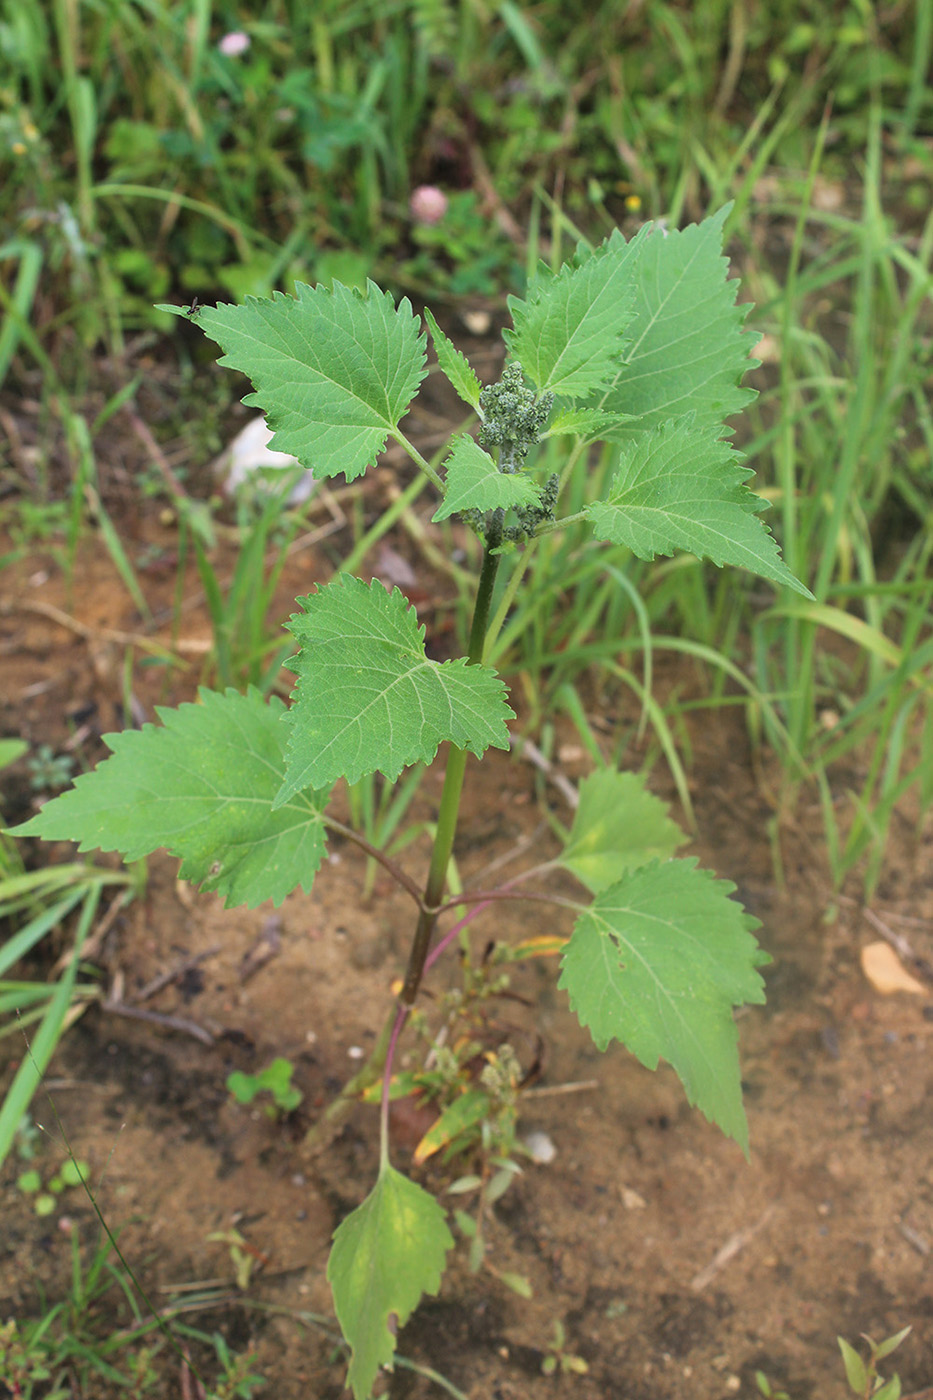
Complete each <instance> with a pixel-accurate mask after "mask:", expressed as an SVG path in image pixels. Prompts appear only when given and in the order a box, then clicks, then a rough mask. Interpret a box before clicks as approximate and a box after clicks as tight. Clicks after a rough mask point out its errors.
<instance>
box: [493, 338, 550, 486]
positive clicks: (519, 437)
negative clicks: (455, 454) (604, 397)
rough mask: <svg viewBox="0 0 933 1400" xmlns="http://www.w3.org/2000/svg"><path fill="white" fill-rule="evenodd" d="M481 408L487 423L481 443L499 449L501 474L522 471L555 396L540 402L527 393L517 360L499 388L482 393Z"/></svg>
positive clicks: (531, 392)
mask: <svg viewBox="0 0 933 1400" xmlns="http://www.w3.org/2000/svg"><path fill="white" fill-rule="evenodd" d="M479 406H480V410H481V412H482V414H483V419H484V422H483V427H482V430H481V432H480V435H479V440H480V442H482V443H484V444H485V446H487V447H498V449H499V470H500V471H501V472H505V473H507V474H508V473H512V472H517V471H521V466H522V462H523V461H524V460H525V458H526V457H527V456H528V452H529V449H530V448H532V447H533V446H534V444H535V443H536V442H537V441H538V438H539V436H540V433H541V429H542V428H543V427H544V425H545V423H546V422H547V420H548V417H549V415H550V412H551V409H552V408H553V406H554V395H553V394H542V395H541V397H540V399H539V398H538V397H537V395H536V394H535V392H534V390H533V389H526V388H525V383H524V376H523V374H522V367H521V365H520V364H519V363H518V361H517V360H515V361H513V363H512V364H510V365H506V367H505V369H504V370H503V371H502V378H501V379H500V380H499V382H498V383H497V384H489V385H487V387H486V388H485V389H484V390H483V391H482V393H481V394H480V396H479Z"/></svg>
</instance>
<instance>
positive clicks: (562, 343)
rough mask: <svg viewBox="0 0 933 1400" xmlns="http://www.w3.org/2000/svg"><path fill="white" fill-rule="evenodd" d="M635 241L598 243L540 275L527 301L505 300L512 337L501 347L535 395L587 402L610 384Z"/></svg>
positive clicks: (630, 294) (630, 301) (622, 346)
mask: <svg viewBox="0 0 933 1400" xmlns="http://www.w3.org/2000/svg"><path fill="white" fill-rule="evenodd" d="M642 241H643V237H642V235H638V236H637V237H636V238H634V239H633V240H632V242H631V243H626V242H625V240H624V239H623V238H618V239H614V240H612V241H611V242H607V243H604V244H603V246H602V247H601V248H600V249H599V251H598V254H597V255H594V256H593V257H589V258H587V259H586V260H585V261H584V262H582V263H580V264H578V265H577V266H571V265H569V264H566V263H565V264H564V266H563V267H562V268H561V270H560V272H559V273H558V274H557V276H556V277H555V276H553V275H552V274H551V273H550V272H549V271H548V270H547V268H541V269H540V270H539V272H538V273H537V274H536V275H535V277H534V278H533V279H532V281H531V284H530V286H529V289H528V294H527V298H526V299H525V300H524V301H522V300H521V299H520V298H518V297H509V310H510V312H511V313H512V322H513V325H514V327H515V329H514V330H513V331H506V332H505V333H504V337H503V338H504V340H505V343H506V345H507V346H508V348H509V351H510V352H511V354H512V355H513V356H514V358H515V359H517V360H520V361H521V365H522V369H523V370H524V371H525V373H526V374H527V376H528V378H529V379H530V380H531V382H532V383H533V384H534V385H535V387H536V388H537V389H538V391H539V393H544V392H546V391H551V392H552V393H554V394H557V395H558V396H560V397H561V398H569V399H579V398H588V397H590V396H591V395H593V394H594V393H596V392H597V391H598V390H604V389H606V388H607V387H609V386H610V385H611V384H612V383H613V382H614V381H615V379H616V377H617V375H618V372H619V367H620V365H621V363H622V360H623V356H624V354H625V350H626V345H627V339H626V336H627V330H628V321H629V319H630V316H631V314H632V309H633V306H634V301H635V278H636V270H637V266H638V259H639V249H640V246H641V243H642Z"/></svg>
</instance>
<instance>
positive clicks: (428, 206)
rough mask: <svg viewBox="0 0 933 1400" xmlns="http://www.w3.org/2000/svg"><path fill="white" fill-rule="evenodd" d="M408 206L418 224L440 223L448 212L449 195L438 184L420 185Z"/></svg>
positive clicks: (413, 193)
mask: <svg viewBox="0 0 933 1400" xmlns="http://www.w3.org/2000/svg"><path fill="white" fill-rule="evenodd" d="M408 207H409V209H410V210H411V217H412V218H413V219H414V221H415V223H416V224H439V223H440V221H441V219H443V217H444V215H445V214H446V213H447V196H446V194H445V193H444V191H443V190H439V189H438V188H437V186H436V185H419V186H418V188H417V189H416V190H414V191H413V192H412V196H411V199H410V200H409V202H408Z"/></svg>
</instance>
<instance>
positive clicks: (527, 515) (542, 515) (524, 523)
mask: <svg viewBox="0 0 933 1400" xmlns="http://www.w3.org/2000/svg"><path fill="white" fill-rule="evenodd" d="M559 490H560V476H559V475H558V473H557V472H554V473H553V474H552V475H551V476H549V477H548V479H547V481H546V483H545V484H544V486H543V487H542V488H541V499H540V501H538V502H537V504H536V505H533V506H516V507H515V514H516V515H517V516H518V524H517V525H506V526H505V527H504V528H503V531H502V540H503V543H506V542H509V543H511V544H521V543H522V541H523V540H526V539H529V540H530V539H531V538H532V537H533V536H534V535H535V534H536V533H537V530H538V526H539V525H544V524H545V523H547V522H548V521H551V520H553V519H554V512H555V510H556V508H557V493H558V491H559Z"/></svg>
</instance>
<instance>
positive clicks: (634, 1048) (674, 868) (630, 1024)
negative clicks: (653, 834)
mask: <svg viewBox="0 0 933 1400" xmlns="http://www.w3.org/2000/svg"><path fill="white" fill-rule="evenodd" d="M734 889H735V886H734V885H732V884H730V883H729V882H727V881H725V880H717V879H716V878H715V876H713V875H712V874H711V873H710V872H709V871H707V870H698V869H697V868H696V861H695V860H693V859H691V860H669V861H664V862H661V863H660V864H656V865H646V866H642V868H641V869H640V870H635V871H633V872H632V873H631V874H630V875H627V876H625V877H624V878H623V879H622V880H619V881H618V882H617V883H616V884H615V885H612V886H611V887H610V888H609V889H608V890H604V891H603V892H602V893H601V894H599V895H597V897H596V899H595V900H594V902H593V904H592V906H591V907H590V908H589V909H588V910H587V911H586V912H585V913H584V914H581V915H580V917H579V918H578V920H577V922H576V925H575V927H574V930H573V933H572V935H571V938H570V943H569V944H568V947H567V951H566V953H565V954H564V958H563V962H562V964H561V979H560V986H561V987H564V988H565V989H566V990H567V992H568V994H569V997H570V1004H571V1006H572V1007H573V1009H574V1011H575V1012H576V1013H577V1016H578V1017H579V1019H580V1023H581V1025H584V1026H588V1027H589V1029H590V1033H591V1035H592V1037H593V1040H594V1041H595V1043H596V1045H597V1046H598V1047H599V1049H600V1050H605V1048H606V1046H607V1045H608V1044H609V1042H610V1040H613V1039H615V1040H619V1041H621V1042H622V1044H623V1045H625V1046H627V1047H628V1049H629V1050H630V1051H631V1052H632V1054H633V1055H635V1056H636V1057H637V1058H638V1059H639V1060H640V1061H641V1063H642V1064H643V1065H645V1066H646V1067H647V1068H648V1069H656V1068H657V1065H658V1060H659V1059H661V1058H662V1057H663V1058H664V1059H665V1060H667V1061H668V1062H669V1063H670V1064H671V1065H672V1066H673V1068H674V1069H675V1070H676V1072H677V1074H678V1075H679V1076H680V1079H681V1081H682V1083H683V1086H684V1088H685V1089H686V1091H687V1098H688V1099H689V1101H690V1102H691V1103H694V1104H696V1105H697V1107H698V1108H699V1109H701V1110H702V1112H703V1113H705V1114H706V1116H707V1118H710V1119H711V1120H712V1121H713V1122H715V1123H718V1124H719V1126H720V1127H721V1128H722V1130H723V1132H725V1133H727V1134H728V1135H729V1136H730V1137H733V1138H735V1140H736V1142H738V1143H739V1145H740V1146H741V1147H742V1149H743V1151H744V1152H746V1153H747V1152H748V1125H747V1124H746V1121H745V1111H744V1109H743V1107H742V1090H741V1081H740V1077H739V1058H738V1050H737V1036H736V1029H735V1024H734V1021H733V1018H732V1008H733V1006H741V1005H743V1004H744V1003H745V1002H763V1001H764V987H763V983H762V980H761V977H760V975H759V974H758V972H757V971H756V969H757V967H759V966H760V965H761V964H762V963H763V962H766V961H767V960H768V959H767V954H765V953H763V952H762V950H761V949H760V948H759V946H758V944H757V943H756V941H755V939H754V938H753V937H752V934H751V931H750V930H751V929H752V928H754V927H756V926H757V923H758V921H757V920H756V919H753V918H752V917H751V916H750V915H748V914H746V912H745V910H744V909H743V908H742V906H741V905H740V904H738V903H736V902H735V901H734V900H732V899H730V898H729V896H730V895H731V894H732V892H733V891H734Z"/></svg>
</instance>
